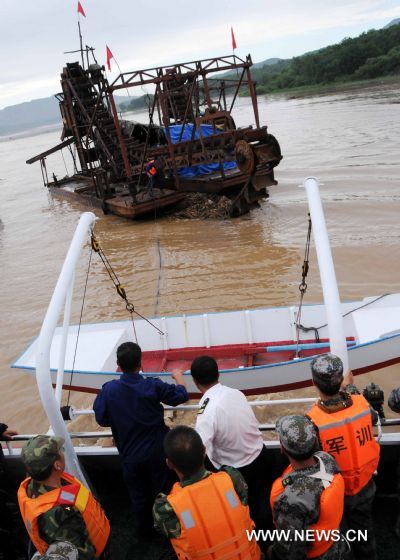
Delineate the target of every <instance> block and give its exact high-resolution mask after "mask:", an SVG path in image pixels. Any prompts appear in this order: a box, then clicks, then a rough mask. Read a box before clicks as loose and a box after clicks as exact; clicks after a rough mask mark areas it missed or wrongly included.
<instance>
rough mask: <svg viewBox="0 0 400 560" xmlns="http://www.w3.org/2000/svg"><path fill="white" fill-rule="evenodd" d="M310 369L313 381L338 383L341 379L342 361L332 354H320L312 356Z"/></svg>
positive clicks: (330, 383) (329, 383)
mask: <svg viewBox="0 0 400 560" xmlns="http://www.w3.org/2000/svg"><path fill="white" fill-rule="evenodd" d="M311 371H312V376H313V379H315V381H322V382H323V383H325V384H328V385H338V384H340V383H341V382H342V381H343V362H342V360H341V359H340V358H339V357H338V356H335V355H334V354H321V356H317V357H316V358H314V359H313V360H312V361H311Z"/></svg>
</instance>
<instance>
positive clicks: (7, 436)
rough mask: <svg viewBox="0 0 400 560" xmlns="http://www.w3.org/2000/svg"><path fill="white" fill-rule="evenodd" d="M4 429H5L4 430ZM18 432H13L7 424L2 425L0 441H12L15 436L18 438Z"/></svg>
mask: <svg viewBox="0 0 400 560" xmlns="http://www.w3.org/2000/svg"><path fill="white" fill-rule="evenodd" d="M2 428H3V429H2ZM17 435H18V432H16V431H15V430H11V429H10V428H9V427H8V426H7V425H6V424H0V440H1V441H10V440H12V438H13V436H17Z"/></svg>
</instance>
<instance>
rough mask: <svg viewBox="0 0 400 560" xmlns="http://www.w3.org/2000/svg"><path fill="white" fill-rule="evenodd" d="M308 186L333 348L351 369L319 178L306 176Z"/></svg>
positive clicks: (347, 367) (344, 367) (309, 205)
mask: <svg viewBox="0 0 400 560" xmlns="http://www.w3.org/2000/svg"><path fill="white" fill-rule="evenodd" d="M303 186H304V188H305V189H306V193H307V199H308V207H309V210H310V216H311V222H312V229H313V237H314V242H315V249H316V251H317V259H318V267H319V273H320V276H321V284H322V291H323V295H324V303H325V310H326V317H327V322H328V333H329V340H330V345H331V350H330V351H331V352H332V354H335V355H336V356H339V358H340V359H341V360H342V362H343V369H344V371H345V372H346V371H348V369H349V358H348V355H347V344H346V335H345V331H344V323H343V317H342V309H341V306H340V297H339V290H338V286H337V282H336V274H335V268H334V266H333V259H332V252H331V247H330V244H329V238H328V232H327V229H326V223H325V217H324V210H323V208H322V202H321V197H320V193H319V182H318V180H317V179H316V178H315V177H307V179H305V181H304V183H303Z"/></svg>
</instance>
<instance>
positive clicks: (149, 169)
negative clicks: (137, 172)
mask: <svg viewBox="0 0 400 560" xmlns="http://www.w3.org/2000/svg"><path fill="white" fill-rule="evenodd" d="M146 173H147V175H148V176H149V177H152V176H154V175H156V173H157V168H156V166H155V163H154V159H152V160H150V161H149V163H148V164H147V165H146Z"/></svg>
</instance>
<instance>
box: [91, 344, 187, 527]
mask: <svg viewBox="0 0 400 560" xmlns="http://www.w3.org/2000/svg"><path fill="white" fill-rule="evenodd" d="M141 357H142V352H141V349H140V347H139V346H138V345H137V344H135V343H133V342H124V343H123V344H121V345H120V346H119V347H118V349H117V364H118V366H119V367H120V369H121V370H122V372H123V373H122V375H121V377H120V379H118V380H113V381H109V382H108V383H105V384H104V385H103V387H102V389H101V391H100V393H99V394H98V395H97V397H96V400H95V401H94V404H93V409H94V412H95V415H96V421H97V422H98V424H100V426H111V430H112V433H113V436H114V440H115V444H116V446H117V448H118V451H119V453H120V456H121V461H122V468H123V473H124V478H125V482H126V485H127V487H128V490H129V495H130V498H131V501H132V505H133V510H134V512H135V514H136V518H137V522H138V529H139V532H140V534H141V535H142V536H146V535H147V536H148V535H151V532H152V530H153V518H152V506H153V503H154V500H155V498H156V496H157V494H158V493H160V492H164V493H167V494H168V493H169V491H170V490H171V487H172V484H173V482H174V481H175V480H174V478H173V475H172V471H171V470H170V469H168V468H167V465H166V462H165V454H164V449H163V440H164V437H165V434H166V433H167V432H168V430H169V429H168V428H167V426H166V425H165V422H164V409H163V407H162V405H161V403H164V404H166V405H170V406H176V405H178V404H182V403H184V402H186V401H187V400H188V398H189V397H188V394H187V391H186V387H185V385H184V381H183V374H182V373H176V374H174V375H173V377H174V379H175V381H176V383H177V385H172V384H171V383H164V382H163V381H161V380H160V379H157V378H153V377H150V378H144V377H143V376H142V375H140V373H139V372H140V369H141Z"/></svg>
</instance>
